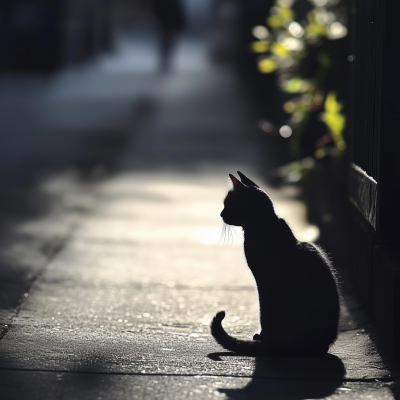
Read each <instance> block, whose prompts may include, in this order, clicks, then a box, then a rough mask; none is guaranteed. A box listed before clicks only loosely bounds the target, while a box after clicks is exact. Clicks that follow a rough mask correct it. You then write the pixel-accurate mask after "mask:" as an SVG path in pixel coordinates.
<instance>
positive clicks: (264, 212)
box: [221, 171, 277, 226]
mask: <svg viewBox="0 0 400 400" xmlns="http://www.w3.org/2000/svg"><path fill="white" fill-rule="evenodd" d="M238 174H239V176H240V179H241V181H239V180H238V179H237V178H235V177H234V176H233V175H231V174H229V178H230V179H231V181H232V183H233V188H232V189H231V190H230V191H229V192H228V194H227V195H226V197H225V200H224V209H223V210H222V212H221V217H222V219H223V221H224V222H225V223H226V224H228V225H235V226H246V225H250V224H254V223H257V222H262V223H265V222H266V219H267V220H268V219H270V220H272V219H276V218H277V216H276V214H275V211H274V205H273V203H272V200H271V199H270V197H269V196H268V195H267V193H265V192H264V191H263V190H261V189H260V188H259V187H258V185H257V184H256V183H254V182H253V181H252V180H250V179H249V178H247V177H246V176H245V175H244V174H242V173H241V172H240V171H238Z"/></svg>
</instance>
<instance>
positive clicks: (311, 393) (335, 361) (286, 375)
mask: <svg viewBox="0 0 400 400" xmlns="http://www.w3.org/2000/svg"><path fill="white" fill-rule="evenodd" d="M235 356H237V355H236V354H235V353H230V352H221V353H211V354H209V355H208V356H207V357H208V358H210V359H212V360H214V361H222V359H221V357H235ZM345 374H346V370H345V367H344V365H343V363H342V361H341V360H340V358H339V357H337V356H334V355H332V354H327V355H326V356H324V357H304V358H303V357H301V358H291V357H256V359H255V369H254V372H253V378H252V380H251V381H250V383H248V384H247V385H246V386H245V387H243V388H241V389H223V388H221V389H218V391H219V392H220V393H224V394H226V395H227V396H228V399H237V398H242V397H243V398H249V399H251V398H259V396H260V395H262V397H263V398H271V399H279V400H300V399H320V398H325V397H327V396H329V395H331V394H333V393H334V392H335V390H336V389H337V388H338V387H340V386H341V384H342V382H343V378H344V376H345ZM266 377H268V378H266Z"/></svg>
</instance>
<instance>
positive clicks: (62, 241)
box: [0, 223, 76, 340]
mask: <svg viewBox="0 0 400 400" xmlns="http://www.w3.org/2000/svg"><path fill="white" fill-rule="evenodd" d="M75 229H76V224H75V223H72V224H71V226H70V228H69V229H68V232H67V233H66V235H64V236H63V237H61V238H59V239H58V240H56V241H55V242H54V244H53V245H52V246H51V248H50V249H49V251H48V252H47V254H46V256H47V259H46V262H45V263H44V265H43V267H42V268H41V269H40V271H39V272H38V273H37V274H36V275H34V276H33V277H32V278H30V279H29V280H28V281H27V284H26V286H25V289H24V294H23V295H22V297H21V300H20V303H19V304H18V306H17V307H16V308H15V311H14V314H13V315H12V317H11V323H9V324H7V325H4V326H2V327H1V328H0V340H2V339H3V338H4V337H5V336H6V335H7V333H8V331H9V330H10V328H12V327H13V321H14V319H15V318H16V317H18V315H19V312H20V310H21V307H22V305H23V301H24V299H25V298H27V297H28V296H29V292H30V290H31V289H32V287H33V285H34V284H35V282H37V281H38V279H40V277H41V276H42V275H43V274H44V272H45V271H46V268H47V267H48V265H49V264H50V262H51V261H52V260H54V258H55V257H56V256H57V254H59V253H60V252H61V250H62V249H63V248H64V247H65V245H66V244H67V242H68V241H69V240H70V238H71V236H72V233H73V232H74V231H75Z"/></svg>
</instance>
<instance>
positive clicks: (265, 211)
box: [211, 171, 340, 356]
mask: <svg viewBox="0 0 400 400" xmlns="http://www.w3.org/2000/svg"><path fill="white" fill-rule="evenodd" d="M238 174H239V177H240V178H241V181H239V180H238V179H237V178H235V177H234V176H233V175H231V174H229V177H230V179H231V181H232V183H233V189H232V190H230V191H229V192H228V194H227V196H226V197H225V200H224V209H223V210H222V212H221V217H222V219H223V221H224V222H225V223H226V224H228V225H234V226H241V227H242V228H243V231H244V252H245V256H246V260H247V264H248V267H249V268H250V270H251V272H252V273H253V276H254V279H255V282H256V286H257V291H258V297H259V303H260V324H261V332H260V333H259V334H255V335H254V337H253V340H240V339H236V338H234V337H232V336H230V335H229V334H228V333H226V331H225V330H224V328H223V327H222V324H221V323H222V320H223V319H224V318H225V311H220V312H218V313H217V314H216V316H215V317H214V318H213V320H212V322H211V334H212V335H213V336H214V338H215V340H216V341H217V342H218V343H219V344H220V345H221V346H223V347H224V348H225V349H227V350H231V351H234V352H237V353H239V354H245V355H254V356H257V355H271V356H314V355H323V354H325V353H327V352H328V349H329V347H330V346H331V345H332V344H333V343H334V342H335V340H336V338H337V335H338V325H339V319H340V293H339V288H338V283H337V277H336V272H335V270H334V268H333V266H332V264H331V262H330V260H329V258H328V256H327V255H326V253H325V252H324V251H323V250H322V249H321V248H320V247H319V246H317V245H315V244H313V243H308V242H301V241H299V240H297V239H296V238H295V236H294V234H293V232H292V230H291V229H290V227H289V225H288V224H287V223H286V221H285V220H284V219H282V218H279V217H278V216H277V215H276V213H275V210H274V205H273V202H272V200H271V198H270V197H269V196H268V194H267V193H266V192H264V191H263V190H261V189H260V188H259V187H258V185H256V184H255V183H254V182H253V181H251V180H250V179H249V178H247V177H246V176H245V175H244V174H242V173H241V172H239V171H238Z"/></svg>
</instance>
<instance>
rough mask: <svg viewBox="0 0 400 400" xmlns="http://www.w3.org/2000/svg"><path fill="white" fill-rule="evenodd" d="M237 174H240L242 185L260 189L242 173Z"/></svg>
mask: <svg viewBox="0 0 400 400" xmlns="http://www.w3.org/2000/svg"><path fill="white" fill-rule="evenodd" d="M237 173H238V174H239V176H240V179H241V181H242V183H244V184H245V185H247V186H255V187H258V185H257V184H255V183H254V182H253V181H252V180H250V179H249V178H248V177H247V176H246V175H244V174H242V173H241V172H240V171H238V172H237Z"/></svg>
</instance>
